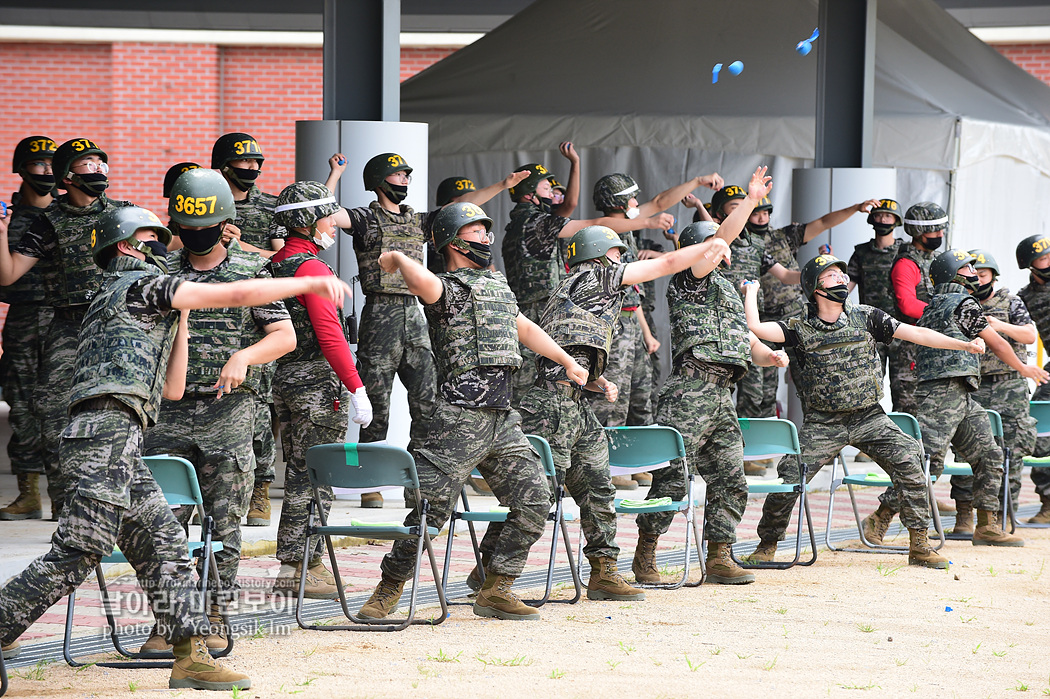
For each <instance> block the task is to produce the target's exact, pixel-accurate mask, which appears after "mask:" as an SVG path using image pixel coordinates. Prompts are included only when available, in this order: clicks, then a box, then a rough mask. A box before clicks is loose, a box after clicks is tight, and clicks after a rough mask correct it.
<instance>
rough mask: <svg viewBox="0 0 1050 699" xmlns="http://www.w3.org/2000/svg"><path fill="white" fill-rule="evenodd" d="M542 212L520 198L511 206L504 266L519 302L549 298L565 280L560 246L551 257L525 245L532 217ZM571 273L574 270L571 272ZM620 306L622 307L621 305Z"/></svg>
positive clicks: (504, 251)
mask: <svg viewBox="0 0 1050 699" xmlns="http://www.w3.org/2000/svg"><path fill="white" fill-rule="evenodd" d="M537 215H539V207H538V206H536V205H535V204H530V203H529V202H524V201H523V202H519V203H518V205H517V206H515V207H514V208H513V209H511V212H510V223H508V224H507V228H506V235H505V236H504V237H503V245H502V251H503V266H504V267H506V269H507V283H508V284H510V288H511V289H512V290H513V291H514V296H515V297H516V298H517V299H518V303H519V304H524V303H536V302H538V301H546V300H547V299H548V298H550V295H551V293H552V292H553V291H554V290H555V289H556V288H557V287H558V284H559V282H561V281H563V278H565V274H564V273H563V272H562V270H563V269H564V267H563V266H562V265H561V261H560V260H559V254H558V250H559V246H558V245H555V246H554V250H553V251H552V253H551V257H550V259H549V260H542V259H539V258H536V257H532V256H531V255H529V254H528V253H527V252H526V251H525V248H524V246H523V245H522V242H521V238H522V234H523V233H524V229H525V225H526V224H527V223H528V221H529V219H531V218H533V217H535V216H537ZM569 276H571V274H570V275H569ZM617 310H619V309H617Z"/></svg>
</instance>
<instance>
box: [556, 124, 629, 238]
mask: <svg viewBox="0 0 1050 699" xmlns="http://www.w3.org/2000/svg"><path fill="white" fill-rule="evenodd" d="M558 152H560V153H561V154H562V157H563V158H565V159H566V160H568V161H569V179H568V180H566V181H565V201H563V202H562V203H561V204H559V205H558V208H557V209H555V211H554V213H556V214H558V215H559V216H572V212H573V211H575V210H576V206H577V205H578V204H579V203H580V156H579V154H578V153H577V152H576V148H575V147H574V146H573V145H572V141H564V142H562V143H561V144H559V145H558ZM618 232H619V231H618Z"/></svg>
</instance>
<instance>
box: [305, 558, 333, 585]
mask: <svg viewBox="0 0 1050 699" xmlns="http://www.w3.org/2000/svg"><path fill="white" fill-rule="evenodd" d="M322 560H323V559H321V558H315V559H314V560H312V561H310V565H308V566H306V575H307V577H309V576H311V575H313V576H314V577H316V578H318V579H320V580H323V581H324V582H325V583H327V584H328V585H332V586H333V587H334V586H335V576H334V575H332V571H330V570H328V569H327V568H325V567H324V563H322V562H321V561H322Z"/></svg>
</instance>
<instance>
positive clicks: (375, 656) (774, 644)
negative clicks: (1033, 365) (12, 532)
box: [8, 530, 1050, 698]
mask: <svg viewBox="0 0 1050 699" xmlns="http://www.w3.org/2000/svg"><path fill="white" fill-rule="evenodd" d="M1023 534H1024V535H1025V537H1026V539H1027V544H1028V545H1027V546H1026V547H1025V548H1023V549H1017V548H1013V549H1008V548H989V547H980V548H977V547H973V546H972V545H970V544H969V543H966V542H951V541H950V542H948V544H947V547H946V548H947V551H948V556H949V558H950V559H951V560H952V562H953V565H952V567H951V569H950V570H949V571H947V572H944V571H933V570H927V569H922V568H916V567H909V566H907V565H906V562H907V561H906V559H905V558H904V557H903V556H896V555H888V554H885V555H884V554H879V555H864V554H848V553H830V552H827V551H822V552H821V554H820V558H819V560H818V561H817V564H816V565H815V566H813V567H810V568H800V567H796V568H794V569H792V570H789V571H759V578H758V581H757V582H756V583H755V584H752V585H747V586H720V585H705V586H703V587H701V588H696V589H685V590H679V591H674V592H669V591H649V592H648V599H647V600H646V601H644V602H635V603H615V602H589V601H586V600H583V601H581V602H580V603H578V604H576V605H573V606H569V605H562V604H553V605H548V606H546V607H545V608H544V609H543V619H542V620H541V621H539V622H505V621H498V620H488V619H481V618H478V617H475V616H474V615H473V614H472V613H471V611H470V607H468V606H459V605H457V606H454V607H452V615H451V618H449V619H448V620H447V621H446V622H445V623H444V624H442V625H440V626H437V627H418V626H417V627H412V628H410V629H408V630H407V631H403V632H400V633H353V632H320V631H314V632H304V631H300V630H298V629H296V630H294V631H291V632H290V633H289V634H288V635H283V636H281V635H272V636H266V637H263V638H259V639H254V640H248V639H243V640H239V641H238V644H237V650H236V652H235V654H234V657H233V658H232V659H231V660H229V664H230V665H231V666H232V667H234V668H236V669H238V670H240V671H243V672H247V673H249V674H250V676H251V678H252V682H253V687H252V689H250V690H247V691H245V692H241V693H233V695H234V696H241V697H281V696H292V695H297V696H301V697H412V696H419V697H428V698H429V697H463V696H485V697H516V696H545V697H548V696H549V697H562V696H564V697H590V696H602V697H698V696H711V695H713V696H733V697H735V696H755V695H756V694H758V693H764V694H766V695H768V696H775V697H782V696H799V697H811V696H832V697H835V696H856V695H857V694H858V693H861V695H862V696H863V695H881V696H931V695H934V694H936V695H937V696H942V697H1002V696H1013V695H1015V694H1017V693H1021V694H1025V695H1026V696H1043V695H1050V653H1048V651H1050V597H1048V595H1047V585H1048V583H1050V567H1048V560H1050V530H1024V532H1023ZM562 594H563V595H564V593H562ZM27 672H28V673H32V671H31V670H30V671H26V670H21V671H19V674H21V675H23V677H18V676H16V677H13V678H12V680H11V689H10V691H9V694H8V696H11V697H28V696H32V697H84V696H90V697H125V696H141V695H142V694H143V693H146V694H148V695H156V694H158V693H160V694H170V695H176V696H194V694H193V693H192V692H190V691H188V690H183V691H181V692H178V691H171V690H167V689H166V687H167V672H166V671H163V670H137V671H121V670H107V669H103V668H96V667H90V668H87V669H84V670H82V671H80V672H75V671H74V670H72V669H70V668H67V667H65V666H62V665H50V666H47V667H46V668H44V669H42V670H39V671H38V672H37V674H38V675H40V676H41V677H42V679H28V678H26V677H24V675H26V674H27ZM197 696H207V695H197Z"/></svg>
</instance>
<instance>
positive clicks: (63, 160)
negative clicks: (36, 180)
mask: <svg viewBox="0 0 1050 699" xmlns="http://www.w3.org/2000/svg"><path fill="white" fill-rule="evenodd" d="M85 155H97V156H98V157H100V158H102V162H104V163H108V162H109V156H108V155H106V152H105V151H104V150H102V149H101V148H99V147H98V145H97V144H96V143H95V142H94V141H92V140H90V139H87V138H74V139H71V140H69V141H66V142H65V143H63V144H62V145H60V146H59V147H58V148H56V149H55V154H54V155H53V156H51V171H52V172H53V173H55V182H61V181H62V180H64V179H65V178H66V177H68V176H69V168H70V166H71V165H72V164H73V161H74V160H76V159H77V158H83V157H84V156H85Z"/></svg>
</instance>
